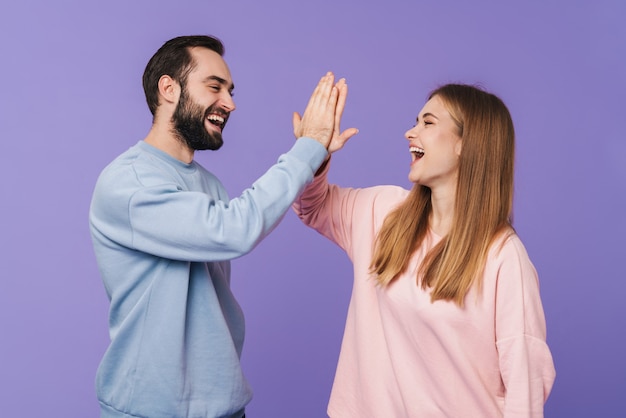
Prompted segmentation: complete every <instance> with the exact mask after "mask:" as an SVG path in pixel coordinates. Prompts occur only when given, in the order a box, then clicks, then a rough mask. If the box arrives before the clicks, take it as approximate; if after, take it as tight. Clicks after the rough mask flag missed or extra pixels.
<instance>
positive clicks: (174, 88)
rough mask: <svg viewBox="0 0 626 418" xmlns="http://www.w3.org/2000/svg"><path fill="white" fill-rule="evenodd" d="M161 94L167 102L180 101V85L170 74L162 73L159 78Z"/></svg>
mask: <svg viewBox="0 0 626 418" xmlns="http://www.w3.org/2000/svg"><path fill="white" fill-rule="evenodd" d="M159 96H161V99H162V100H163V101H164V102H165V103H170V104H176V103H178V98H179V97H180V85H179V84H178V82H176V80H174V79H173V78H172V77H170V76H169V75H162V76H161V78H159Z"/></svg>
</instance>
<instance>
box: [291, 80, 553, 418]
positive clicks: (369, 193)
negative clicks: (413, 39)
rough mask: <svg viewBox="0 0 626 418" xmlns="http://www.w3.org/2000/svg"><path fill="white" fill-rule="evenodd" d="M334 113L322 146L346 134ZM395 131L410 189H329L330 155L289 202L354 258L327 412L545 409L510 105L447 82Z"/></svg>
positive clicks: (549, 370)
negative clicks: (516, 192) (401, 136)
mask: <svg viewBox="0 0 626 418" xmlns="http://www.w3.org/2000/svg"><path fill="white" fill-rule="evenodd" d="M346 89H347V87H345V86H344V88H343V90H344V92H343V93H344V94H343V96H342V97H343V100H344V101H345V94H346ZM342 109H343V102H342V103H341V106H340V109H339V112H338V116H337V121H336V126H335V136H334V139H333V141H332V142H331V145H330V148H329V151H330V152H334V151H336V150H338V149H340V148H341V147H342V146H343V144H344V143H345V141H347V140H348V139H349V138H350V137H351V136H352V135H354V133H356V130H353V129H352V130H346V132H344V133H342V134H341V135H339V134H338V133H339V120H340V117H341V110H342ZM298 122H299V118H298V117H297V115H296V116H295V118H294V132H295V133H296V136H300V135H299V127H300V124H299V123H298ZM405 136H406V139H407V140H408V149H409V153H410V155H411V165H410V170H409V176H408V177H409V179H410V181H411V182H412V183H414V186H413V188H412V190H411V191H408V190H405V189H403V188H400V187H395V186H379V187H372V188H365V189H350V188H341V187H338V186H335V185H330V184H328V182H327V173H328V170H329V166H330V164H329V163H327V164H326V165H325V166H323V167H322V168H321V169H320V170H319V171H318V173H317V174H316V177H315V179H314V181H313V183H311V184H310V185H309V186H308V187H307V188H306V189H305V191H304V193H303V194H302V195H301V196H300V198H299V199H298V200H296V203H295V204H294V209H295V211H296V213H297V214H298V216H299V217H300V218H301V219H302V221H303V222H304V223H305V224H306V225H308V226H310V227H312V228H314V229H315V230H317V231H318V232H319V233H321V234H322V235H324V236H326V237H327V238H329V239H330V240H332V241H333V242H335V243H336V244H338V245H339V246H340V247H341V248H342V249H343V250H344V251H345V252H346V253H347V255H348V256H349V257H350V259H351V261H352V262H353V264H354V284H353V292H352V297H351V301H350V306H349V310H348V317H347V321H346V327H345V333H344V337H343V342H342V346H341V353H340V356H339V362H338V365H337V371H336V375H335V381H334V384H333V389H332V393H331V397H330V402H329V405H328V415H329V416H330V417H336V418H367V417H372V418H400V417H455V418H456V417H463V418H465V417H470V418H474V417H480V418H485V417H541V416H543V408H544V403H545V401H546V399H547V397H548V395H549V393H550V390H551V388H552V384H553V381H554V378H555V370H554V365H553V361H552V356H551V353H550V350H549V348H548V346H547V345H546V325H545V317H544V312H543V307H542V302H541V297H540V293H539V284H538V278H537V273H536V271H535V268H534V267H533V264H532V263H531V261H530V259H529V258H528V254H527V253H526V250H525V248H524V245H523V244H522V242H521V241H520V239H519V237H518V236H517V235H516V233H515V231H514V229H513V227H512V225H511V210H512V204H513V160H514V130H513V123H512V120H511V116H510V114H509V111H508V110H507V108H506V106H505V105H504V103H503V102H502V101H501V100H500V99H499V98H498V97H496V96H494V95H493V94H490V93H487V92H485V91H483V90H481V89H479V88H476V87H474V86H469V85H459V84H448V85H445V86H442V87H440V88H438V89H436V90H435V91H433V92H432V93H431V95H430V96H429V100H428V101H427V103H426V104H425V105H424V107H423V108H422V110H421V111H420V112H419V114H418V116H417V119H416V123H415V126H414V127H412V128H411V129H409V130H408V131H407V132H406V134H405Z"/></svg>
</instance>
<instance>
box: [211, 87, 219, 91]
mask: <svg viewBox="0 0 626 418" xmlns="http://www.w3.org/2000/svg"><path fill="white" fill-rule="evenodd" d="M209 88H210V89H212V90H213V91H220V88H221V87H220V86H209Z"/></svg>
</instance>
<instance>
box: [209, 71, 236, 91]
mask: <svg viewBox="0 0 626 418" xmlns="http://www.w3.org/2000/svg"><path fill="white" fill-rule="evenodd" d="M206 81H217V82H218V83H220V84H221V85H222V86H228V90H229V91H233V90H235V84H234V83H232V84H230V85H229V84H228V81H226V80H224V79H223V78H222V77H218V76H216V75H210V76H208V77H207V78H206Z"/></svg>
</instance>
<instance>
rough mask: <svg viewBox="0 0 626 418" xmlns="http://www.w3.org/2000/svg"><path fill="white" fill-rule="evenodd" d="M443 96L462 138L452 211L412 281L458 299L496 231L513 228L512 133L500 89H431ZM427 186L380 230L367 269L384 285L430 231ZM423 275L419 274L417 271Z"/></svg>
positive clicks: (475, 277)
mask: <svg viewBox="0 0 626 418" xmlns="http://www.w3.org/2000/svg"><path fill="white" fill-rule="evenodd" d="M434 96H438V97H439V98H440V99H442V101H443V102H444V104H445V106H446V108H447V109H448V111H449V112H450V114H451V115H452V118H453V119H454V121H455V122H456V124H457V126H458V128H459V136H460V137H461V141H462V149H461V155H460V157H459V172H458V181H457V189H456V201H455V209H454V219H453V221H452V227H451V229H450V232H449V234H448V235H446V236H445V237H443V238H442V239H441V241H440V242H439V243H438V244H437V245H436V246H435V247H433V248H432V249H431V250H430V252H429V253H428V254H427V255H426V257H425V259H424V260H423V262H422V264H421V265H420V267H419V269H418V277H417V280H418V283H421V286H422V288H424V289H427V288H431V301H432V302H434V301H436V300H439V299H442V300H451V301H454V302H456V303H457V304H458V305H459V306H463V301H464V299H465V296H466V294H467V292H468V291H469V290H470V288H471V287H472V285H473V284H474V283H476V284H477V285H478V286H479V288H480V286H481V285H482V281H481V277H482V272H483V269H484V265H485V261H486V258H487V253H488V251H489V247H490V246H491V244H492V243H493V242H494V239H495V238H496V236H498V235H499V234H500V233H502V232H505V231H512V226H511V212H512V207H513V161H514V149H515V133H514V129H513V121H512V120H511V115H510V113H509V111H508V109H507V108H506V106H505V105H504V103H503V102H502V100H500V99H499V98H498V97H496V96H495V95H493V94H490V93H487V92H485V91H483V90H481V89H480V88H478V87H475V86H470V85H464V84H447V85H444V86H442V87H440V88H438V89H436V90H434V91H433V92H432V93H431V94H430V95H429V99H431V98H432V97H434ZM430 198H431V196H430V189H429V188H428V187H425V186H421V185H417V184H416V185H415V186H414V187H413V189H412V190H411V193H410V194H409V197H408V198H407V199H406V201H405V202H404V203H403V204H402V205H401V206H399V207H398V208H396V209H395V210H394V211H393V212H391V213H390V214H389V215H388V216H387V218H386V219H385V221H384V223H383V226H382V228H381V230H380V232H379V233H378V236H377V240H376V244H375V249H374V256H373V259H372V263H371V266H370V267H371V269H372V272H373V273H375V274H376V275H377V279H378V282H379V283H380V284H381V285H383V286H385V285H387V284H389V283H391V282H392V281H393V280H394V279H396V278H397V277H398V276H399V275H400V274H402V273H403V272H404V271H405V270H406V268H407V266H408V263H409V260H410V258H411V256H412V254H413V253H414V252H415V250H416V249H417V248H418V247H419V245H420V244H421V243H422V241H423V240H424V238H425V236H426V233H427V231H428V227H429V225H428V220H429V217H430V214H431V212H432V206H431V200H430ZM420 278H421V279H420Z"/></svg>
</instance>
